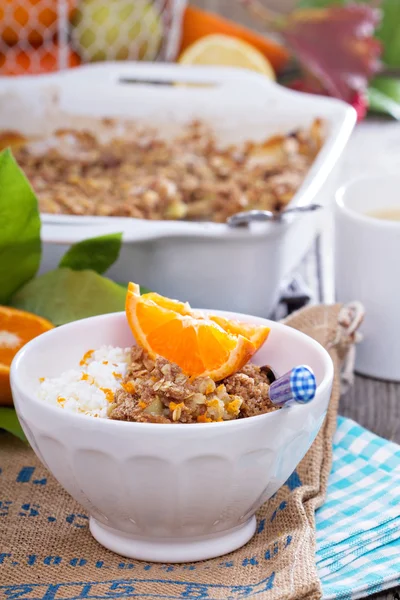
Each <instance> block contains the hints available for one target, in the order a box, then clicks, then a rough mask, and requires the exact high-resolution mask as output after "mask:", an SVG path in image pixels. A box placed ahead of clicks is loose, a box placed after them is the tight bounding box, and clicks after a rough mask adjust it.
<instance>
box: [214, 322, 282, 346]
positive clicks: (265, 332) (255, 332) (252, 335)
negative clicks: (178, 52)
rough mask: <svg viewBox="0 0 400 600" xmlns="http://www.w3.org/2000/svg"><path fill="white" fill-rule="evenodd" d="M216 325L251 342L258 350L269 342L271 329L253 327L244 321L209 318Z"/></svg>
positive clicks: (258, 326)
mask: <svg viewBox="0 0 400 600" xmlns="http://www.w3.org/2000/svg"><path fill="white" fill-rule="evenodd" d="M208 318H209V319H210V320H211V321H214V323H217V325H219V326H220V327H222V329H223V330H224V331H227V332H228V333H232V334H233V335H242V336H243V337H245V338H246V339H247V340H249V341H250V342H251V343H252V344H254V346H255V347H256V348H257V350H258V349H259V348H261V346H262V345H263V343H264V342H265V341H266V340H267V337H268V336H269V332H270V331H271V329H270V328H269V327H264V326H260V325H252V324H251V323H242V321H236V320H230V319H225V318H224V317H220V316H217V315H212V316H209V317H208Z"/></svg>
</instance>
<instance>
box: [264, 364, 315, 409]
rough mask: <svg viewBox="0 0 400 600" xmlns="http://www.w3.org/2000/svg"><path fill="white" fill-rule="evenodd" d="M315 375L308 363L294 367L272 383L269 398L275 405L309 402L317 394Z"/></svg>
mask: <svg viewBox="0 0 400 600" xmlns="http://www.w3.org/2000/svg"><path fill="white" fill-rule="evenodd" d="M316 390H317V383H316V381H315V375H314V373H313V371H312V369H310V367H307V366H306V365H300V366H298V367H294V369H291V370H290V371H288V372H287V373H285V374H284V375H282V377H279V378H278V379H276V380H275V381H274V382H273V383H271V385H270V388H269V398H270V400H271V402H272V403H273V404H275V406H291V405H293V404H307V403H308V402H311V400H312V399H313V398H314V396H315V392H316Z"/></svg>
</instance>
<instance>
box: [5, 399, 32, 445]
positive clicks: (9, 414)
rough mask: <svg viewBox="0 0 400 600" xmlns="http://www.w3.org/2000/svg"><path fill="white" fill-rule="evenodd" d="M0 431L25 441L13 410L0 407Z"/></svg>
mask: <svg viewBox="0 0 400 600" xmlns="http://www.w3.org/2000/svg"><path fill="white" fill-rule="evenodd" d="M0 429H4V430H5V431H8V432H9V433H12V434H13V435H15V436H17V437H19V439H20V440H23V441H24V442H25V441H26V437H25V434H24V432H23V431H22V427H21V425H20V424H19V421H18V417H17V413H16V412H15V410H14V409H13V408H4V407H2V406H1V407H0Z"/></svg>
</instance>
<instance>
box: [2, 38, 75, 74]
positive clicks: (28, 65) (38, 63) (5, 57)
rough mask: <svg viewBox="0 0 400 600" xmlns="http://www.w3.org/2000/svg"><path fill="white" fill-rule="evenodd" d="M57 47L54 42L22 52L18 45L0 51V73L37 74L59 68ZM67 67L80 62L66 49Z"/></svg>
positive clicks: (73, 53)
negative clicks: (3, 51)
mask: <svg viewBox="0 0 400 600" xmlns="http://www.w3.org/2000/svg"><path fill="white" fill-rule="evenodd" d="M58 57H59V47H58V45H57V44H55V43H51V44H46V45H45V46H43V47H41V48H32V49H31V50H29V51H27V52H24V51H23V50H20V49H19V48H18V47H16V46H15V47H14V48H10V49H9V50H8V51H7V52H6V53H5V54H1V53H0V75H39V74H41V73H50V72H52V71H57V70H58V69H59V60H58ZM67 62H68V64H67V66H68V67H77V66H78V65H80V64H81V60H80V58H79V56H78V55H77V54H76V53H75V52H73V51H72V50H71V49H68V57H67Z"/></svg>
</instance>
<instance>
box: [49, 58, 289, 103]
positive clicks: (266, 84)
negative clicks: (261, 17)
mask: <svg viewBox="0 0 400 600" xmlns="http://www.w3.org/2000/svg"><path fill="white" fill-rule="evenodd" d="M58 76H59V75H55V76H54V77H58ZM61 79H63V80H64V81H65V82H66V83H68V85H76V84H78V85H79V83H81V84H84V85H85V86H88V85H90V86H102V87H104V86H107V88H109V86H112V87H129V85H130V84H131V87H132V88H133V90H134V87H135V86H134V84H144V85H146V84H154V85H157V84H160V85H162V84H164V85H169V86H171V85H174V84H190V85H189V86H188V87H189V88H190V87H193V86H196V87H205V88H221V87H223V88H226V87H232V86H235V87H236V88H237V86H238V85H240V86H241V93H243V92H244V91H245V92H246V94H248V95H249V96H251V95H252V94H254V93H256V92H257V89H259V90H260V91H261V90H263V91H264V92H265V90H266V89H268V90H269V94H273V93H274V92H275V93H276V94H279V95H282V94H283V93H288V94H290V93H291V92H290V91H287V90H285V89H284V88H282V86H279V85H278V84H276V83H275V82H273V81H271V80H269V79H268V78H267V77H265V76H263V75H260V74H258V73H253V72H251V71H246V70H245V69H237V68H233V67H209V66H204V67H202V66H186V65H179V64H176V63H147V62H108V63H104V64H91V65H84V66H82V67H78V68H75V69H71V70H68V71H65V72H63V73H62V74H61V76H60V81H61ZM208 91H209V90H208Z"/></svg>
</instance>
